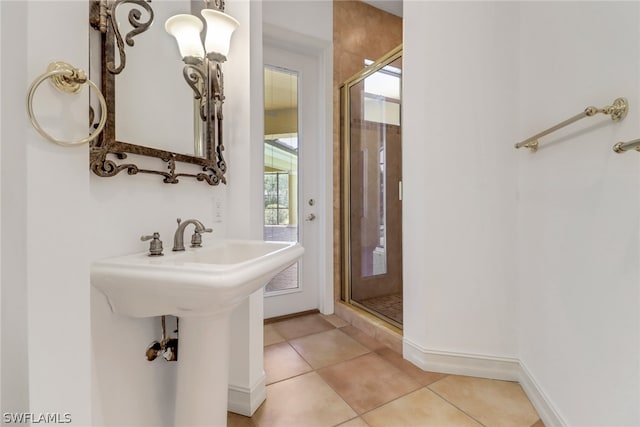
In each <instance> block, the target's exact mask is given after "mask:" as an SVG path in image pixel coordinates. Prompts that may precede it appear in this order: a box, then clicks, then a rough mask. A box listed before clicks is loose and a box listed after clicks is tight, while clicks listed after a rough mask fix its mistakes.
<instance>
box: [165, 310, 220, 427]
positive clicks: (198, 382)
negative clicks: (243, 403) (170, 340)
mask: <svg viewBox="0 0 640 427" xmlns="http://www.w3.org/2000/svg"><path fill="white" fill-rule="evenodd" d="M230 319H231V311H230V310H229V311H225V312H223V313H218V314H216V315H215V316H202V317H180V332H179V334H180V335H179V341H178V362H177V363H178V371H177V384H176V388H177V389H176V411H175V425H176V426H181V427H191V426H216V427H217V426H226V425H227V399H228V382H229V380H228V375H229V332H230V324H229V323H230Z"/></svg>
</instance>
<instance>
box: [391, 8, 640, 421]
mask: <svg viewBox="0 0 640 427" xmlns="http://www.w3.org/2000/svg"><path fill="white" fill-rule="evenodd" d="M404 7H405V11H404V12H405V13H404V16H405V21H404V31H405V33H404V40H405V57H404V59H405V63H404V73H405V79H404V85H405V91H404V112H405V114H404V122H403V127H404V141H405V143H404V149H405V151H404V182H405V204H404V214H405V217H404V221H405V234H404V241H405V247H404V254H405V272H404V273H405V292H406V293H407V298H405V319H406V320H405V355H408V356H409V358H412V357H413V358H414V361H416V362H418V364H421V365H422V366H426V367H429V366H434V365H438V363H440V362H442V360H443V359H442V357H444V360H445V362H450V365H448V367H449V368H452V370H453V371H455V370H458V371H460V370H463V369H464V368H465V367H466V368H469V367H471V368H472V369H470V370H471V371H473V370H475V372H476V373H478V374H487V375H494V376H496V373H498V374H497V375H498V376H499V375H500V374H499V370H500V369H499V366H498V368H496V367H495V366H489V368H487V369H486V371H485V372H482V370H483V369H484V368H486V367H487V366H488V365H483V362H485V361H493V362H497V363H498V365H500V364H501V363H502V364H505V363H506V365H509V366H511V367H513V368H514V369H513V370H512V372H511V373H510V374H508V375H505V377H511V378H514V379H516V378H517V377H518V375H519V374H518V371H520V372H521V374H523V375H524V376H523V377H522V378H523V379H524V380H525V383H527V384H526V386H525V387H527V388H528V390H529V391H530V392H532V395H533V396H532V397H533V400H534V401H535V402H536V404H538V405H539V410H540V412H541V415H542V416H543V419H544V421H545V422H546V423H547V425H556V424H566V425H587V424H588V425H638V424H639V423H640V414H639V406H638V402H639V401H640V395H639V392H640V372H639V368H640V366H639V364H638V360H640V354H639V352H640V342H639V338H640V329H639V327H640V322H639V320H640V317H639V316H640V315H639V313H640V306H639V305H640V301H639V292H638V280H639V275H640V267H639V264H638V261H639V258H640V256H639V255H640V245H639V243H640V233H639V227H638V225H639V220H638V218H639V217H640V200H639V196H640V192H639V191H638V185H639V184H640V179H639V176H638V175H639V173H638V166H639V162H640V159H638V157H637V153H627V154H624V155H617V154H615V153H613V152H612V151H611V146H612V145H613V143H615V142H616V141H618V140H630V139H635V138H637V137H638V136H639V135H638V134H639V133H640V129H639V128H640V126H638V124H639V123H638V118H637V117H638V116H637V113H634V111H635V109H636V108H637V107H636V104H637V102H638V86H639V82H640V70H639V69H638V68H639V62H638V59H639V58H638V54H639V53H640V47H639V43H640V37H639V36H640V34H639V30H638V28H637V23H638V22H639V18H640V16H639V15H640V14H639V5H638V3H636V2H527V3H512V2H496V3H489V2H467V3H456V2H450V3H448V2H438V3H436V2H405V4H404ZM603 34H609V35H611V37H603V36H602V35H603ZM614 34H615V36H613V35H614ZM618 96H625V97H627V98H628V99H629V102H630V105H631V110H630V114H629V116H628V117H627V118H626V119H625V120H624V121H623V122H621V123H618V124H612V123H611V121H610V120H609V119H608V118H607V117H603V116H599V117H596V118H590V119H585V121H581V122H579V123H578V124H574V125H572V127H571V128H567V129H565V130H564V131H560V132H557V133H555V134H553V135H550V136H547V137H546V138H543V139H541V144H542V148H541V149H540V150H539V151H538V153H536V154H530V153H529V152H528V151H527V150H520V151H518V150H514V149H513V144H514V143H515V142H517V141H519V140H521V139H523V138H525V137H527V136H529V135H532V134H534V133H536V132H538V131H540V130H542V129H544V128H545V127H548V126H550V125H552V124H555V123H557V122H559V121H561V120H563V119H565V118H568V117H570V116H572V115H574V114H577V113H578V112H580V111H581V110H582V109H583V108H584V107H586V106H587V105H596V106H604V105H606V104H609V103H611V102H612V101H613V99H614V98H616V97H618ZM409 224H410V225H409ZM416 356H421V357H416ZM460 356H462V357H460ZM465 363H466V365H465ZM444 365H446V363H445V364H444ZM441 366H442V365H441ZM515 368H517V369H515ZM585 402H587V403H585Z"/></svg>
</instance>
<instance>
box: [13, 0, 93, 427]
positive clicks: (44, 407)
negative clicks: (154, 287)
mask: <svg viewBox="0 0 640 427" xmlns="http://www.w3.org/2000/svg"><path fill="white" fill-rule="evenodd" d="M2 10H3V25H2V32H3V37H2V40H3V44H2V57H3V61H2V63H3V70H2V71H3V74H2V89H3V92H2V95H3V96H2V103H3V109H2V111H3V120H2V121H3V125H4V126H3V128H2V162H3V164H2V172H1V173H2V184H3V187H2V197H3V199H4V200H3V203H2V207H3V214H2V221H3V222H2V230H3V233H2V235H3V241H2V245H3V250H2V256H3V259H2V264H3V267H4V268H3V271H2V276H3V277H2V294H3V304H4V307H3V310H2V316H3V321H2V326H3V331H2V332H3V334H2V341H3V345H2V348H3V357H2V363H3V366H2V374H3V396H4V398H5V400H3V411H11V412H13V411H18V412H21V411H25V410H31V411H32V412H35V413H39V412H60V413H64V412H68V413H70V414H72V420H73V422H74V424H76V425H86V424H88V423H89V422H90V408H91V401H90V396H89V395H88V391H89V388H90V385H89V384H90V346H89V288H88V283H87V277H88V258H87V255H86V245H87V244H88V242H86V239H85V238H83V237H82V236H83V234H82V233H83V231H84V230H86V229H87V228H88V225H89V221H88V215H87V204H86V203H85V200H86V194H87V190H88V180H87V179H86V178H84V179H83V178H82V177H83V176H85V177H86V175H87V169H86V159H87V155H88V151H87V149H86V147H83V148H79V149H78V150H71V151H69V150H65V149H63V148H61V147H57V146H54V145H53V144H51V143H48V142H44V141H43V140H42V138H41V137H40V136H39V135H38V134H37V133H36V132H35V131H34V130H33V129H32V128H31V127H30V125H29V124H28V121H27V117H26V114H25V113H24V111H25V108H24V107H25V105H24V102H25V101H24V100H25V96H26V94H27V88H28V85H29V83H30V82H31V81H32V80H33V79H35V77H37V76H38V75H40V74H42V73H44V72H45V71H46V67H47V64H48V63H49V62H50V61H53V60H59V59H62V58H63V59H65V60H66V61H68V62H71V63H73V64H74V65H76V66H79V67H84V68H86V65H87V58H86V51H87V39H86V37H79V38H78V37H77V35H78V34H83V33H84V32H85V31H86V30H85V28H86V24H85V23H84V22H83V21H84V19H83V18H84V17H86V15H87V5H86V4H84V3H76V2H56V3H55V4H54V3H50V2H49V3H48V2H42V3H32V2H30V3H22V2H2ZM58 14H61V15H62V16H65V17H66V19H68V20H69V22H68V25H67V26H66V27H65V28H66V30H67V31H58V32H53V33H51V32H50V31H48V30H46V29H47V28H50V22H51V21H50V17H51V16H57V15H58ZM9 18H10V20H9ZM39 32H40V34H41V36H38V35H37V34H38V33H39ZM9 34H11V35H10V36H9ZM45 35H46V36H45ZM5 40H6V42H5ZM24 52H28V55H25V54H24ZM52 52H56V55H55V56H53V57H52V56H51V55H52ZM8 64H11V66H10V67H9V66H8ZM43 86H45V85H43ZM58 97H59V94H57V93H55V91H53V90H52V89H51V88H50V87H42V88H41V89H40V90H39V91H38V93H37V98H36V103H35V107H36V113H37V114H39V119H40V123H41V124H42V125H43V126H44V127H45V128H47V129H49V130H50V131H51V132H52V133H56V132H57V133H56V135H57V136H60V135H64V134H66V135H68V136H69V137H74V136H75V137H77V136H78V135H77V134H76V135H73V129H74V127H75V126H77V125H78V123H79V121H80V119H81V118H84V120H82V122H83V123H85V122H86V98H85V100H84V102H83V100H82V99H81V98H82V97H78V98H76V99H75V100H73V99H72V97H68V98H66V99H63V100H62V101H58ZM46 106H49V107H51V106H54V108H53V109H49V110H47V108H46ZM83 106H84V108H83ZM39 107H41V109H39ZM56 107H57V108H56ZM62 111H64V112H65V113H66V114H64V117H61V116H62V114H61V112H62ZM63 119H64V120H63ZM58 121H59V124H56V123H57V122H58ZM52 125H53V126H52ZM49 126H51V127H49ZM27 349H28V352H27ZM61 384H64V393H62V392H61V387H60V385H61Z"/></svg>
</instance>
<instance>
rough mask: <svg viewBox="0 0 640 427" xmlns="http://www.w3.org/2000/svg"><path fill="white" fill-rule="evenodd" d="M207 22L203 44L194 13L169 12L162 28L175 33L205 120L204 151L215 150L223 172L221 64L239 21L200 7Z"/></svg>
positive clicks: (224, 167)
mask: <svg viewBox="0 0 640 427" xmlns="http://www.w3.org/2000/svg"><path fill="white" fill-rule="evenodd" d="M200 13H201V14H202V16H203V18H204V19H205V21H206V24H207V33H206V37H205V40H204V46H203V43H202V39H201V37H200V33H201V32H202V29H203V23H202V21H201V20H200V19H199V18H197V17H196V16H193V15H188V14H181V15H175V16H172V17H171V18H169V19H168V20H167V22H166V23H165V29H166V30H167V32H168V33H169V34H171V35H172V36H173V37H175V39H176V41H177V43H178V49H179V50H180V56H182V60H183V61H184V63H185V65H184V68H183V76H184V79H185V80H186V82H187V83H188V84H189V86H190V87H191V89H192V90H193V97H194V99H195V100H199V105H200V108H199V111H200V118H201V119H202V121H203V122H204V123H205V129H204V135H205V138H204V141H205V147H204V150H205V153H203V155H205V156H207V157H208V158H214V157H213V156H212V155H213V154H214V153H212V151H213V150H216V151H217V153H216V154H217V158H218V159H219V160H218V165H217V166H218V168H219V169H220V171H221V172H222V173H223V174H224V172H226V164H225V161H224V157H223V155H222V151H223V150H224V145H223V142H222V103H223V102H224V85H223V78H222V67H221V64H222V63H223V62H224V61H226V59H227V55H228V54H229V46H230V44H231V36H232V35H233V32H234V31H235V30H236V29H237V28H238V26H239V25H240V23H239V22H238V21H237V20H236V19H235V18H233V17H231V16H229V15H227V14H226V13H224V6H222V5H221V7H220V10H214V9H203V10H202V11H201V12H200Z"/></svg>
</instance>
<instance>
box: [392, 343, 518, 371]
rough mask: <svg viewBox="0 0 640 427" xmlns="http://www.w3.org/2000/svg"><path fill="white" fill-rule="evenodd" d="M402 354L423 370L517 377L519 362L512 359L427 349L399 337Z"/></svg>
mask: <svg viewBox="0 0 640 427" xmlns="http://www.w3.org/2000/svg"><path fill="white" fill-rule="evenodd" d="M402 354H403V356H404V358H405V359H407V360H408V361H410V362H411V363H413V364H414V365H416V366H418V367H419V368H421V369H423V370H425V371H432V372H442V373H445V374H456V375H468V376H471V377H481V378H491V379H494V380H507V381H518V380H519V379H520V361H519V360H518V359H515V358H506V357H497V356H485V355H478V354H469V353H454V352H447V351H436V350H428V349H425V348H422V347H420V346H419V345H417V344H415V343H413V342H411V341H410V340H408V339H406V338H404V339H403V340H402Z"/></svg>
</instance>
